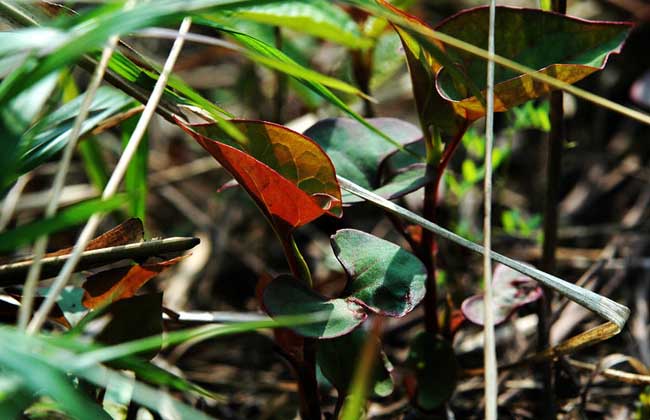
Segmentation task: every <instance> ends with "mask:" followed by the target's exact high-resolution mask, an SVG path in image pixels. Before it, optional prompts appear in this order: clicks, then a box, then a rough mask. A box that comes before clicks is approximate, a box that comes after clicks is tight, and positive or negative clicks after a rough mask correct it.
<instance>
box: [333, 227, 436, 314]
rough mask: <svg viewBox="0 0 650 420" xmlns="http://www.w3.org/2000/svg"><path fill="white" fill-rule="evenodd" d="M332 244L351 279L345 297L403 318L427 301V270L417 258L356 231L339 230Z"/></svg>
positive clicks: (390, 244)
mask: <svg viewBox="0 0 650 420" xmlns="http://www.w3.org/2000/svg"><path fill="white" fill-rule="evenodd" d="M331 242H332V248H333V249H334V253H335V254H336V258H338V260H339V261H340V262H341V265H343V267H344V268H345V271H346V272H347V273H348V275H349V276H350V279H349V281H348V284H347V287H346V290H345V293H346V294H348V295H349V296H350V297H353V298H354V299H356V300H357V301H358V302H359V303H361V304H362V305H364V306H365V307H367V308H368V309H369V310H371V311H373V312H376V313H379V314H382V315H387V316H394V317H400V316H404V315H406V314H407V313H408V312H410V311H411V310H413V308H414V307H415V306H416V305H417V304H418V303H419V302H420V301H421V300H422V299H423V298H424V294H425V285H424V284H425V280H426V269H425V267H424V265H423V264H422V262H421V261H420V260H419V259H418V258H417V257H416V256H415V255H413V254H411V253H410V252H407V251H405V250H404V249H402V248H401V247H399V246H397V245H395V244H393V243H392V242H388V241H386V240H384V239H381V238H378V237H376V236H373V235H370V234H368V233H365V232H362V231H359V230H354V229H343V230H339V231H338V232H336V234H335V235H333V236H332V239H331Z"/></svg>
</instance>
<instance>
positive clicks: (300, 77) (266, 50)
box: [198, 19, 364, 114]
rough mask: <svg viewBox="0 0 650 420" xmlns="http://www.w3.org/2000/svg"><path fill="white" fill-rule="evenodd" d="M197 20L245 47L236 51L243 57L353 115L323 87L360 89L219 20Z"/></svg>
mask: <svg viewBox="0 0 650 420" xmlns="http://www.w3.org/2000/svg"><path fill="white" fill-rule="evenodd" d="M198 22H199V23H201V24H203V25H206V26H210V27H212V28H215V29H217V30H219V31H221V32H224V33H226V34H228V35H230V36H231V37H232V38H233V39H235V40H236V41H237V42H239V43H240V44H242V45H243V46H244V48H245V49H243V50H240V49H238V50H237V51H238V52H240V53H243V54H244V55H245V56H246V57H248V58H249V59H251V60H253V61H255V62H257V63H259V64H262V65H265V66H267V67H269V68H272V69H274V70H278V71H281V72H283V73H286V74H288V75H290V76H292V77H294V78H295V79H296V80H297V81H299V82H301V83H303V84H304V85H305V86H306V87H308V88H309V89H311V90H312V91H313V92H315V93H317V94H319V95H320V96H322V97H324V98H325V99H327V100H328V101H330V102H331V103H332V104H333V105H335V106H337V107H339V108H341V109H342V110H343V111H344V112H346V113H352V114H353V113H354V111H352V110H351V109H350V108H349V107H348V106H347V105H345V104H344V103H343V102H341V101H340V99H338V98H337V97H335V96H334V94H333V93H331V92H330V91H329V89H327V88H332V89H336V90H339V91H341V92H346V93H351V94H353V95H360V96H364V94H363V92H361V91H360V90H359V89H358V88H356V87H354V86H352V85H350V84H348V83H345V82H343V81H341V80H338V79H335V78H333V77H329V76H325V75H323V74H321V73H319V72H317V71H314V70H311V69H309V68H306V67H304V66H303V65H301V64H299V63H297V62H296V61H295V60H293V59H292V58H291V57H289V56H288V55H286V54H285V53H284V52H282V51H281V50H279V49H277V48H276V47H274V46H272V45H271V44H269V43H267V42H264V41H262V40H260V39H257V38H255V37H253V36H251V35H250V34H247V33H243V32H240V31H237V30H234V29H231V28H229V27H227V26H224V25H223V24H221V22H220V21H219V20H217V21H213V20H210V19H198Z"/></svg>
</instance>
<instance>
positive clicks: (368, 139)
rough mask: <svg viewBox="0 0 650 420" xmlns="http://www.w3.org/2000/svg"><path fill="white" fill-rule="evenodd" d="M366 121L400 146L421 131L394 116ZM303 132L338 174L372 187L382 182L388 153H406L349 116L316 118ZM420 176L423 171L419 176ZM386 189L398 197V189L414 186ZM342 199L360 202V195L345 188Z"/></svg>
mask: <svg viewBox="0 0 650 420" xmlns="http://www.w3.org/2000/svg"><path fill="white" fill-rule="evenodd" d="M367 121H368V122H369V123H370V124H371V125H372V126H373V127H375V128H377V129H378V130H380V131H381V132H383V133H385V134H387V135H388V136H390V137H391V138H392V139H393V140H395V141H396V142H397V143H398V144H399V145H402V146H406V145H409V144H412V143H415V142H417V141H419V140H421V139H422V132H421V131H420V130H419V129H418V128H417V127H415V126H414V125H413V124H411V123H408V122H406V121H402V120H399V119H397V118H370V119H368V120H367ZM305 135H306V136H307V137H309V138H311V139H313V140H314V141H316V142H317V143H318V144H320V145H321V146H322V147H323V149H324V150H325V152H326V153H327V155H328V156H329V157H330V159H332V162H333V163H334V167H335V168H336V172H337V174H339V175H341V176H343V177H345V178H347V179H349V180H350V181H352V182H354V183H356V184H358V185H360V186H362V187H364V188H368V189H371V190H372V189H376V188H379V187H380V186H381V183H380V178H381V175H382V172H384V168H385V164H384V163H385V162H386V159H387V158H388V157H389V156H391V155H394V154H401V155H407V154H406V153H405V152H403V151H400V150H399V149H398V147H397V146H396V145H393V144H390V143H388V142H386V141H383V139H382V137H381V136H380V135H379V134H377V133H375V132H372V131H370V130H368V129H367V128H366V127H364V126H363V125H362V124H361V123H359V122H357V121H354V120H352V119H349V118H328V119H325V120H321V121H318V122H317V123H316V124H314V125H313V126H311V127H310V128H308V129H307V130H306V131H305ZM407 156H411V155H407ZM423 177H424V173H422V176H421V177H420V178H423ZM420 186H421V185H420ZM402 187H408V184H403V185H402ZM413 188H415V189H417V188H419V186H417V185H415V184H414V187H413ZM387 189H388V190H390V191H391V192H392V193H394V194H393V196H392V197H391V198H397V197H399V196H400V195H399V194H397V193H398V192H401V195H403V194H405V193H407V192H411V191H413V189H408V188H406V189H404V188H397V187H393V188H392V189H391V188H390V187H389V188H387ZM402 190H403V191H402ZM388 195H391V194H388ZM343 201H344V203H346V204H352V203H360V202H362V201H363V199H360V198H359V197H357V196H355V195H353V194H350V193H345V192H344V194H343Z"/></svg>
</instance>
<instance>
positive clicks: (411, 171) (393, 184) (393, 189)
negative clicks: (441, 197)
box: [343, 163, 433, 204]
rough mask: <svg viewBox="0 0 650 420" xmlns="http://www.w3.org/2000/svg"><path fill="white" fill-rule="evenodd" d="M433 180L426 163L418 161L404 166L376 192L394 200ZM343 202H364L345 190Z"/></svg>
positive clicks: (375, 191)
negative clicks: (427, 171)
mask: <svg viewBox="0 0 650 420" xmlns="http://www.w3.org/2000/svg"><path fill="white" fill-rule="evenodd" d="M432 180H433V177H432V176H428V175H427V174H426V165H425V164H424V163H419V164H417V163H416V164H414V165H411V166H409V167H407V168H404V170H402V171H400V172H399V173H397V175H395V176H394V177H392V178H391V179H390V180H388V181H387V182H385V183H384V185H382V186H381V187H379V188H377V189H376V190H374V193H375V194H377V195H379V196H380V197H384V198H387V199H388V200H394V199H397V198H400V197H402V196H404V195H406V194H409V193H412V192H413V191H417V190H419V189H420V188H422V187H424V186H425V185H426V184H427V183H428V182H431V181H432ZM348 197H349V198H348ZM343 202H344V203H346V204H350V203H360V202H363V199H361V198H359V197H357V196H355V195H354V194H351V193H348V192H347V191H344V192H343Z"/></svg>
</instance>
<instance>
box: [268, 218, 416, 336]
mask: <svg viewBox="0 0 650 420" xmlns="http://www.w3.org/2000/svg"><path fill="white" fill-rule="evenodd" d="M332 248H333V249H334V252H335V254H336V257H337V258H338V259H339V261H340V262H341V264H342V265H343V267H344V268H345V270H346V272H347V273H348V275H349V280H348V284H347V287H346V289H345V291H344V292H343V294H342V297H339V298H335V299H328V298H326V297H323V296H321V295H319V294H317V293H316V292H314V291H313V290H311V289H309V288H308V287H307V286H305V285H304V284H303V283H301V282H299V281H297V280H295V279H294V278H293V277H291V276H286V275H285V276H280V277H278V278H276V279H274V280H273V281H271V282H270V283H269V284H268V285H266V287H264V286H261V287H260V289H262V290H261V291H260V295H261V301H262V303H263V304H262V306H263V308H264V310H265V311H267V312H268V313H269V314H270V315H271V316H280V315H305V314H314V313H317V312H323V313H324V314H327V315H328V316H327V319H325V320H323V321H321V322H318V323H315V324H310V325H299V326H296V327H292V329H293V330H294V331H296V332H298V333H300V334H302V335H304V336H307V337H317V338H323V339H326V338H333V337H339V336H341V335H345V334H347V333H349V332H350V331H352V330H353V329H355V328H356V327H358V326H359V325H361V323H363V321H365V319H366V318H367V316H368V312H372V313H377V314H380V315H384V316H391V317H401V316H404V315H406V314H407V313H408V312H410V311H411V310H413V308H415V306H416V305H417V304H418V303H419V302H420V301H421V300H422V299H423V298H424V293H425V286H424V283H425V280H426V269H425V268H424V265H423V264H422V263H421V262H420V260H418V259H417V257H415V256H414V255H413V254H411V253H409V252H406V251H405V250H403V249H402V248H400V247H399V246H397V245H395V244H393V243H391V242H388V241H385V240H383V239H381V238H377V237H375V236H373V235H370V234H368V233H365V232H361V231H358V230H354V229H343V230H339V231H338V232H337V233H336V234H335V235H334V236H332Z"/></svg>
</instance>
